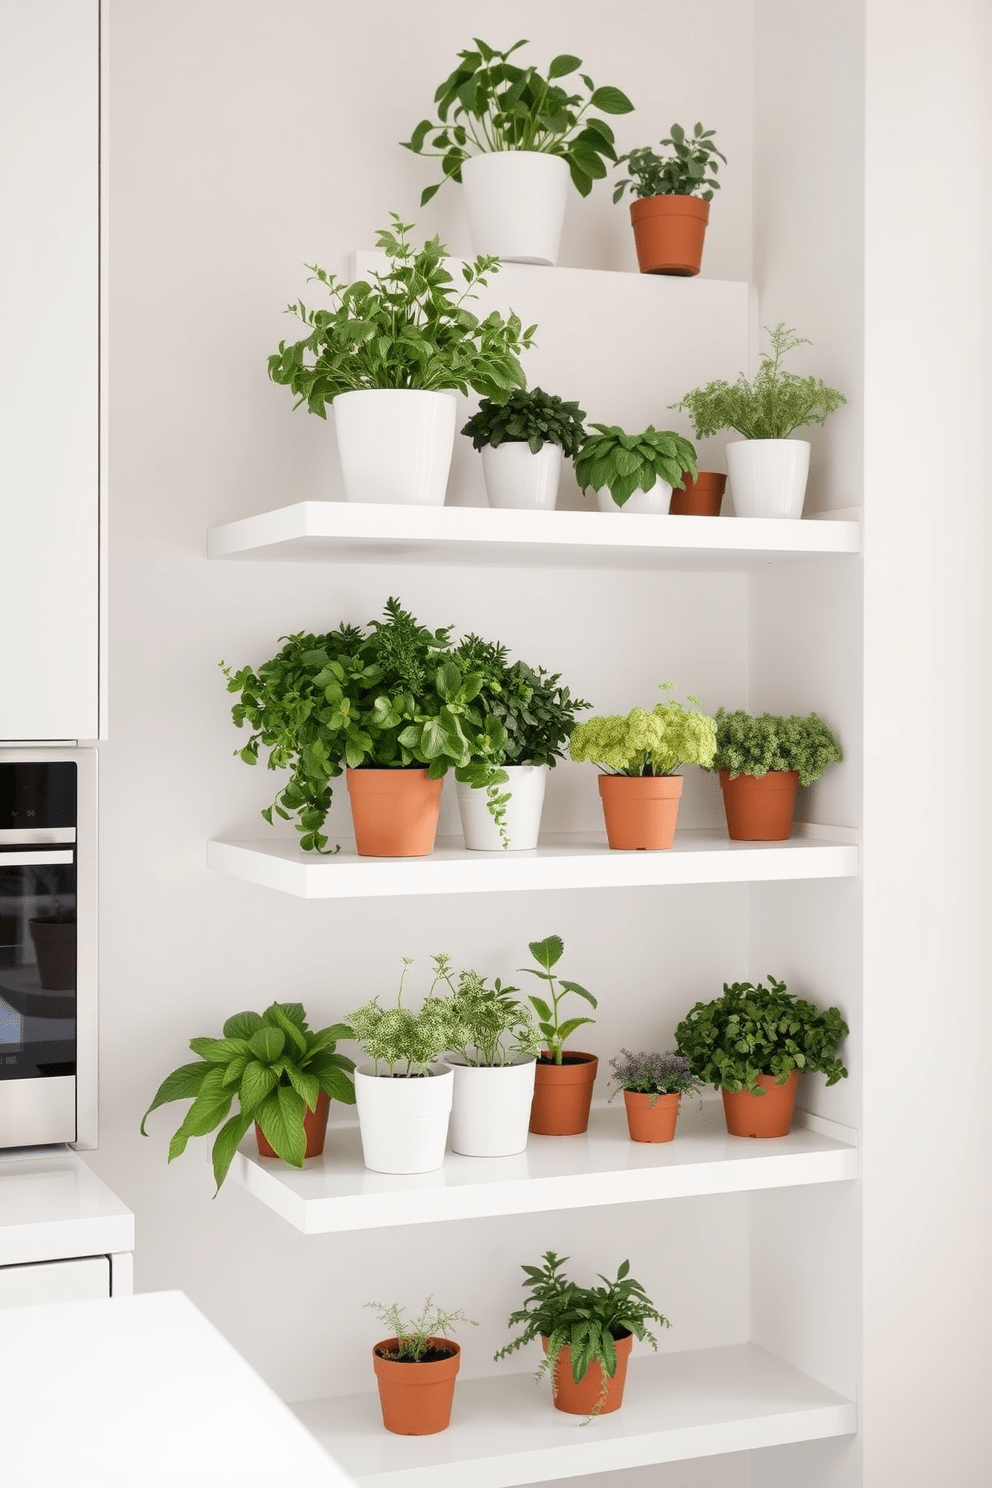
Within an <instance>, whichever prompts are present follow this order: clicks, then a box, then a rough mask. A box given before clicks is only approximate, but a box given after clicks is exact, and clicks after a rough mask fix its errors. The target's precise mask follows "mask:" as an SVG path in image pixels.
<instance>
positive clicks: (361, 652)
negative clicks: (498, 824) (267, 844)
mask: <svg viewBox="0 0 992 1488" xmlns="http://www.w3.org/2000/svg"><path fill="white" fill-rule="evenodd" d="M384 614H385V619H383V620H373V621H370V623H369V628H368V629H367V630H366V629H363V628H360V627H358V626H353V625H342V626H341V627H340V628H339V629H337V630H333V631H330V632H328V633H327V634H324V635H311V634H306V633H302V632H301V633H300V634H298V635H293V636H290V637H288V639H287V640H286V643H285V645H284V646H283V647H282V648H281V650H280V651H278V652H277V653H276V655H275V656H273V657H272V658H271V659H270V660H268V661H266V662H263V663H262V665H261V666H259V667H258V669H257V670H256V669H254V668H253V667H251V666H243V667H241V668H240V669H239V670H238V671H234V670H233V669H232V668H230V667H228V666H225V665H224V664H223V663H222V664H221V665H222V668H223V671H224V675H225V676H226V677H227V679H228V681H227V690H228V692H232V693H237V694H239V695H240V696H239V701H238V702H237V703H235V704H234V706H233V708H232V710H231V716H232V718H233V719H234V722H235V724H236V725H237V726H238V728H243V727H245V725H247V726H248V727H249V728H250V729H251V738H250V739H249V741H248V743H247V744H245V745H244V746H243V747H242V748H241V749H239V750H238V751H236V752H237V753H238V755H239V757H240V758H241V759H243V760H244V761H245V763H246V764H249V765H254V764H257V762H258V756H259V751H260V750H261V749H263V748H264V749H267V750H268V761H267V763H268V768H269V769H270V770H280V769H287V770H289V782H288V784H287V785H285V786H283V788H282V789H281V790H280V791H279V792H278V793H277V795H276V798H275V801H274V802H273V804H272V805H271V806H267V807H266V808H265V809H264V810H263V812H262V815H263V817H264V818H265V820H266V821H268V822H270V823H271V821H272V814H273V812H275V814H276V815H277V816H279V817H281V818H282V819H283V820H284V821H291V820H293V818H294V817H295V818H296V826H297V830H298V831H299V832H300V833H301V838H300V846H301V847H302V848H303V849H304V850H305V851H312V850H317V851H318V852H324V851H325V850H326V849H327V837H326V836H325V835H324V833H323V832H322V830H321V828H322V827H323V825H324V822H325V821H326V819H327V813H328V811H329V809H330V805H331V795H332V787H331V781H332V780H333V779H335V778H336V777H337V776H339V775H340V774H341V773H342V771H343V770H344V769H345V768H346V767H350V768H352V769H359V768H361V767H362V766H366V767H370V768H378V769H386V768H390V769H391V768H396V769H402V768H406V767H417V766H421V767H422V766H426V767H427V771H428V774H429V776H430V778H431V779H432V780H438V779H440V778H441V777H442V776H443V775H445V774H446V773H447V771H448V770H450V769H454V770H455V773H456V775H457V777H458V779H460V780H463V779H465V780H470V781H471V783H472V784H482V785H485V786H486V787H487V789H488V788H489V787H491V786H494V785H496V784H499V783H501V782H502V781H503V780H505V778H506V777H505V776H504V775H503V774H502V772H500V771H498V770H497V769H496V765H497V763H498V762H499V760H500V759H501V758H502V751H503V749H504V747H505V744H506V730H505V729H504V727H503V725H502V723H501V722H500V720H499V719H498V718H496V717H494V716H492V715H486V713H485V710H484V708H483V707H481V706H480V705H479V703H478V697H479V692H480V689H481V687H482V678H481V676H480V675H479V674H478V673H473V672H471V671H469V670H468V669H467V668H466V667H464V666H463V665H460V664H459V663H458V661H457V660H456V659H455V658H454V657H453V655H452V651H451V627H450V626H446V627H442V628H441V629H439V630H433V631H432V630H429V629H427V627H425V626H423V625H421V624H420V623H419V622H418V621H417V620H415V619H414V617H413V616H412V615H411V614H410V613H409V611H407V610H404V609H403V607H402V606H401V604H400V602H399V600H398V599H396V598H390V599H389V600H387V602H386V606H385V611H384ZM494 815H496V819H497V821H498V820H499V817H498V815H497V813H496V811H494ZM331 850H332V851H336V850H337V849H336V848H335V849H331Z"/></svg>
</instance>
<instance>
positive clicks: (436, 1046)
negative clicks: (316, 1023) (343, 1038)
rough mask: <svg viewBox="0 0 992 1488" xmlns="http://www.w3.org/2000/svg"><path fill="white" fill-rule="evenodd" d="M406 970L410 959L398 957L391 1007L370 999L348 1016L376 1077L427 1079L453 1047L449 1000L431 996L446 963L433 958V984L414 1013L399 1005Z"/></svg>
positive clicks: (455, 1025)
mask: <svg viewBox="0 0 992 1488" xmlns="http://www.w3.org/2000/svg"><path fill="white" fill-rule="evenodd" d="M439 963H440V964H439ZM412 965H413V958H412V957H411V956H404V957H403V970H402V972H401V973H400V985H399V991H398V993H397V996H396V1002H395V1004H394V1005H393V1006H391V1007H383V1006H382V1005H381V1003H380V1002H379V999H378V998H377V997H373V998H372V999H371V1001H370V1002H366V1003H363V1004H362V1006H361V1007H360V1008H356V1009H355V1011H354V1012H353V1013H349V1014H348V1022H349V1024H350V1025H351V1031H352V1037H353V1038H354V1039H355V1041H356V1042H357V1043H359V1044H360V1045H361V1047H362V1050H363V1051H364V1053H365V1056H366V1058H367V1059H369V1060H371V1062H372V1065H373V1068H374V1071H375V1073H376V1074H377V1075H389V1076H397V1075H398V1076H417V1075H429V1074H430V1072H431V1067H432V1066H433V1064H434V1062H435V1060H436V1059H437V1058H438V1056H439V1055H440V1054H443V1053H444V1052H445V1050H447V1049H453V1048H456V1047H457V1045H458V1043H459V1036H460V1032H461V1030H460V1026H459V1022H458V1018H457V1016H456V1013H455V1009H454V1007H453V1004H452V1000H451V998H450V997H438V996H436V995H435V989H436V987H437V985H438V983H439V982H440V981H443V980H445V977H446V973H447V971H448V970H449V963H448V958H447V957H446V956H441V957H437V956H435V957H434V958H433V965H434V980H433V982H432V983H431V986H430V989H429V991H428V993H427V996H426V997H425V998H424V1000H423V1002H422V1003H421V1006H420V1010H419V1012H416V1013H415V1012H414V1011H413V1009H412V1008H408V1007H404V1006H403V984H404V982H405V981H406V976H407V972H408V971H409V970H410V967H411V966H412ZM449 985H450V983H449Z"/></svg>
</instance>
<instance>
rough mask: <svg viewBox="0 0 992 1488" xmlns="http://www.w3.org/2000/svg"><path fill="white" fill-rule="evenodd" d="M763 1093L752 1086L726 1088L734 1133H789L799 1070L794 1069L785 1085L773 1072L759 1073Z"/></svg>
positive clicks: (729, 1125)
mask: <svg viewBox="0 0 992 1488" xmlns="http://www.w3.org/2000/svg"><path fill="white" fill-rule="evenodd" d="M758 1084H759V1085H760V1086H761V1087H762V1089H763V1090H764V1091H765V1094H764V1095H755V1094H753V1092H752V1091H750V1090H733V1091H732V1090H724V1091H722V1092H721V1094H722V1095H723V1110H724V1115H725V1116H726V1118H727V1130H728V1132H729V1133H730V1135H731V1136H732V1137H787V1136H788V1135H789V1132H790V1131H791V1130H792V1113H793V1110H794V1109H795V1104H796V1089H797V1087H798V1085H799V1072H798V1071H797V1070H793V1071H792V1074H791V1075H790V1076H789V1078H788V1079H787V1080H786V1082H785V1084H784V1085H776V1084H775V1076H774V1075H759V1076H758Z"/></svg>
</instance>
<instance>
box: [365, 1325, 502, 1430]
mask: <svg viewBox="0 0 992 1488" xmlns="http://www.w3.org/2000/svg"><path fill="white" fill-rule="evenodd" d="M365 1305H366V1307H371V1308H372V1309H373V1310H374V1311H375V1312H377V1313H378V1314H379V1318H380V1320H381V1322H382V1324H383V1326H384V1327H386V1328H390V1329H391V1330H392V1335H393V1336H392V1337H390V1338H383V1339H382V1340H380V1342H379V1343H377V1344H375V1345H374V1346H373V1348H372V1366H373V1368H374V1370H375V1376H376V1384H377V1385H378V1388H379V1404H380V1408H381V1410H382V1424H383V1425H384V1426H385V1428H386V1430H387V1431H393V1432H396V1433H397V1434H398V1435H400V1436H432V1435H434V1434H435V1433H436V1432H438V1431H445V1430H446V1429H447V1427H448V1424H449V1422H450V1420H451V1406H452V1401H453V1399H454V1393H455V1376H456V1374H457V1373H458V1368H459V1365H460V1363H461V1348H460V1346H459V1345H458V1344H457V1343H455V1342H454V1340H453V1339H450V1338H448V1336H447V1335H448V1333H449V1332H450V1330H451V1329H452V1328H453V1327H454V1325H455V1324H456V1323H469V1324H470V1325H471V1326H472V1327H477V1326H478V1325H477V1323H476V1321H475V1319H474V1318H470V1317H466V1316H465V1313H464V1312H461V1311H458V1312H445V1311H444V1310H443V1309H442V1308H440V1307H438V1306H436V1304H435V1302H434V1298H433V1297H428V1298H427V1299H426V1301H425V1302H424V1306H423V1309H422V1311H421V1313H420V1316H419V1317H416V1318H411V1319H410V1320H409V1321H407V1317H406V1312H405V1309H404V1308H402V1307H400V1306H399V1304H398V1303H396V1302H389V1303H383V1302H367V1303H366V1304H365Z"/></svg>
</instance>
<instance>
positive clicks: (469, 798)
mask: <svg viewBox="0 0 992 1488" xmlns="http://www.w3.org/2000/svg"><path fill="white" fill-rule="evenodd" d="M503 769H504V770H505V771H506V773H507V775H509V777H510V778H509V781H508V782H507V784H506V785H501V786H500V787H499V792H500V795H505V794H506V793H507V791H509V792H510V799H509V800H508V801H507V803H506V816H505V819H504V822H503V830H504V831H505V832H506V835H507V837H508V838H509V839H510V843H509V846H510V849H512V850H516V851H518V852H521V851H525V850H528V849H530V848H533V847H536V846H537V838H538V833H539V832H540V830H541V811H542V810H543V808H544V789H545V786H546V784H547V780H548V766H547V765H504V766H503ZM455 791H456V794H457V796H458V812H459V815H460V816H461V819H462V831H463V833H464V834H465V846H466V847H467V848H471V849H472V851H474V852H502V851H503V842H502V839H501V837H500V835H499V827H497V825H496V823H495V822H494V821H493V819H492V816H491V814H490V811H489V806H488V803H487V797H486V792H485V790H484V788H483V787H482V786H474V785H462V784H461V783H460V782H458V783H457V784H456V786H455Z"/></svg>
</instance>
